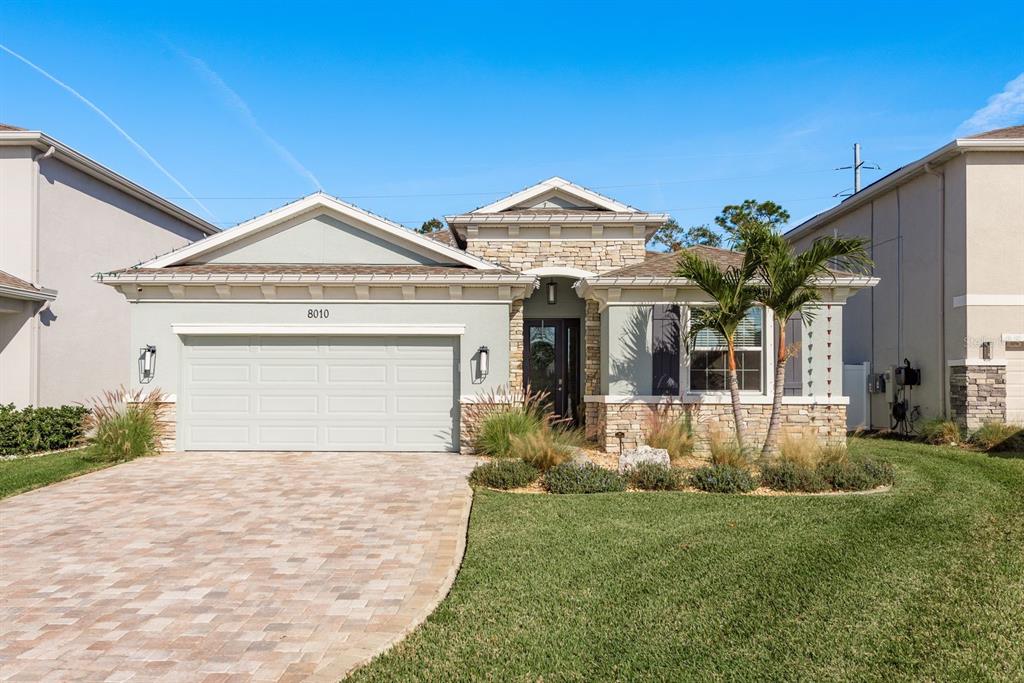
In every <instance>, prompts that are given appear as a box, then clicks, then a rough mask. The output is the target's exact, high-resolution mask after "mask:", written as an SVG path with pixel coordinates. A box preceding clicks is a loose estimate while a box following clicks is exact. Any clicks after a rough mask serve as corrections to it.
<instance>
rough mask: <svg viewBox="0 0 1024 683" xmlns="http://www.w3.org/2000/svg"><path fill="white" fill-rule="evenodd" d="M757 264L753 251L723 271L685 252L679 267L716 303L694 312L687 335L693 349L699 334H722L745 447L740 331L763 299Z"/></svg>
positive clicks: (738, 429) (682, 274) (679, 274)
mask: <svg viewBox="0 0 1024 683" xmlns="http://www.w3.org/2000/svg"><path fill="white" fill-rule="evenodd" d="M756 267H757V262H756V260H755V259H754V253H753V252H747V253H745V254H744V256H743V263H742V265H740V266H729V267H728V268H725V269H723V268H721V267H719V266H718V264H716V263H714V262H713V261H710V260H708V259H706V258H703V257H701V256H698V255H697V254H695V253H693V252H690V251H684V252H683V253H682V254H681V255H680V258H679V265H678V266H677V267H676V272H675V274H676V276H677V277H684V278H686V279H688V280H690V281H691V282H693V284H695V285H696V286H697V287H699V288H700V289H701V290H702V291H703V292H704V293H705V294H707V295H708V296H709V297H711V299H712V300H713V301H714V302H715V304H716V305H714V306H709V307H707V308H691V309H690V327H689V330H688V332H687V335H686V339H687V346H689V347H692V345H693V342H694V341H695V339H696V337H697V334H698V333H699V332H701V331H703V330H712V331H714V332H717V333H718V334H720V335H722V337H723V338H724V339H725V344H726V348H727V350H728V356H727V358H728V383H729V395H730V398H731V399H732V415H733V419H734V420H735V421H736V443H737V445H738V446H739V447H740V449H742V448H743V447H744V428H743V410H742V408H741V406H740V385H739V380H738V378H737V376H736V347H735V339H736V330H737V328H738V327H739V325H740V323H742V322H743V319H744V318H746V316H747V311H749V310H750V309H751V308H752V307H753V306H755V305H756V304H757V302H758V300H759V297H760V289H759V288H758V287H756V286H755V285H753V284H752V282H751V279H752V277H753V276H754V274H755V271H756Z"/></svg>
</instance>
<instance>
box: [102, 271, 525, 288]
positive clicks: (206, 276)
mask: <svg viewBox="0 0 1024 683" xmlns="http://www.w3.org/2000/svg"><path fill="white" fill-rule="evenodd" d="M92 279H93V280H95V281H96V282H99V283H102V284H107V285H117V284H122V283H143V284H145V283H151V284H161V283H188V284H200V285H202V284H221V283H223V284H245V283H250V284H258V283H276V284H308V283H329V284H330V283H341V284H344V283H374V284H378V283H389V282H396V283H398V282H402V283H422V284H443V283H450V282H461V283H469V284H472V283H481V284H493V283H501V284H524V285H528V284H535V283H536V282H537V277H536V276H534V275H519V274H512V273H510V274H499V275H473V274H465V275H454V274H452V275H414V274H410V275H401V274H379V273H378V274H359V275H344V274H336V275H326V274H310V275H295V274H277V275H274V274H263V273H234V274H229V273H220V274H218V273H166V274H164V273H136V274H132V273H96V274H95V275H93V276H92Z"/></svg>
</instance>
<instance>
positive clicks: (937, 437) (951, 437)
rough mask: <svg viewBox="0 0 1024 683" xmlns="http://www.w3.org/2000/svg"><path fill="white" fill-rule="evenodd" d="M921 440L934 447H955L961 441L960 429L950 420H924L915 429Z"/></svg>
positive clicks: (939, 418) (938, 418)
mask: <svg viewBox="0 0 1024 683" xmlns="http://www.w3.org/2000/svg"><path fill="white" fill-rule="evenodd" d="M917 432H918V434H919V435H920V436H921V440H922V441H924V442H925V443H930V444H934V445H936V446H949V445H952V446H956V445H958V444H959V443H960V441H961V436H960V427H958V426H957V424H956V423H955V422H953V421H952V420H943V419H942V418H941V417H936V418H933V419H931V420H925V421H924V422H922V423H921V426H920V427H918V429H917Z"/></svg>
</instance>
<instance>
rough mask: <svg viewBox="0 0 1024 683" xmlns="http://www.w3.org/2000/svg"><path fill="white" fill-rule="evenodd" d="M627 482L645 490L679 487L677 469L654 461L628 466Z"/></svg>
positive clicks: (665, 489)
mask: <svg viewBox="0 0 1024 683" xmlns="http://www.w3.org/2000/svg"><path fill="white" fill-rule="evenodd" d="M628 476H629V483H630V484H632V485H633V486H634V487H635V488H638V489H643V490H645V491H674V490H675V489H678V488H679V482H680V475H679V470H675V469H672V468H671V467H666V466H665V465H661V464H659V463H656V462H641V463H637V464H636V465H634V466H633V467H631V468H630V470H629V472H628Z"/></svg>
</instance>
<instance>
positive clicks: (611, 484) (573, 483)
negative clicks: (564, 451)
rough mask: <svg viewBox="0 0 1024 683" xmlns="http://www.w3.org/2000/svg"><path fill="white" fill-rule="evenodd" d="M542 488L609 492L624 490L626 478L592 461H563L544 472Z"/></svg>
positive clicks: (576, 491) (558, 491) (556, 490)
mask: <svg viewBox="0 0 1024 683" xmlns="http://www.w3.org/2000/svg"><path fill="white" fill-rule="evenodd" d="M544 488H546V489H547V490H548V491H549V492H550V493H610V492H614V491H625V490H626V480H625V478H623V477H621V476H619V474H618V473H617V472H613V471H611V470H606V469H605V468H603V467H599V466H597V465H595V464H594V463H590V462H588V463H584V464H582V465H581V464H577V463H574V462H565V463H562V464H561V465H555V466H554V467H552V468H551V469H549V470H548V471H547V473H545V475H544Z"/></svg>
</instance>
